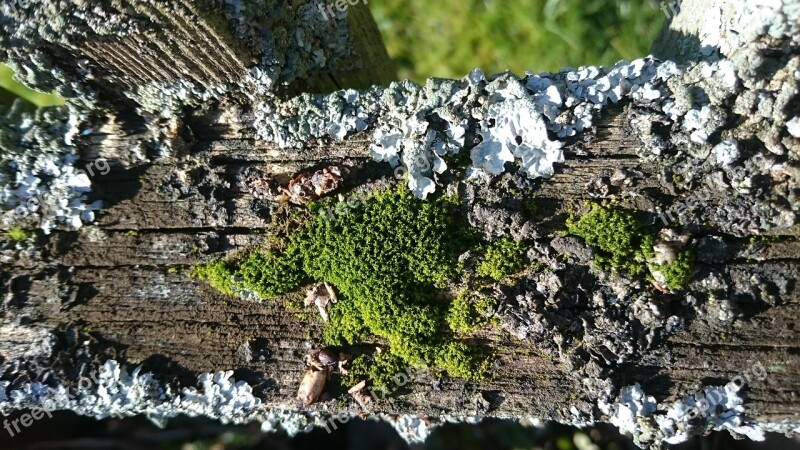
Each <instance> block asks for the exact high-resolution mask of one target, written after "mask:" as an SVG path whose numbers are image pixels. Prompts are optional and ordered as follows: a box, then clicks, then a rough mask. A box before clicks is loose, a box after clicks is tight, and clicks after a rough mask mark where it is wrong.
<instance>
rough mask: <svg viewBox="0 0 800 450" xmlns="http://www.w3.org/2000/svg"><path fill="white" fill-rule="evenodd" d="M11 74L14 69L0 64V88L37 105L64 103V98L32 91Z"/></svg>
mask: <svg viewBox="0 0 800 450" xmlns="http://www.w3.org/2000/svg"><path fill="white" fill-rule="evenodd" d="M13 74H14V71H12V70H11V68H10V67H8V66H6V65H5V64H0V89H5V90H6V91H8V92H11V93H12V94H14V95H16V96H17V97H22V98H24V99H25V100H27V101H29V102H31V103H33V104H34V105H36V106H39V107H43V106H55V105H63V104H64V100H63V99H61V97H59V96H57V95H51V94H46V93H44V92H39V91H34V90H32V89H28V88H27V87H25V86H24V85H23V84H22V83H19V82H17V81H14V79H13V78H12V75H13Z"/></svg>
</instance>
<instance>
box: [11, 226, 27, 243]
mask: <svg viewBox="0 0 800 450" xmlns="http://www.w3.org/2000/svg"><path fill="white" fill-rule="evenodd" d="M5 234H6V237H8V238H9V239H11V240H12V241H17V242H21V241H24V240H25V239H28V237H29V236H30V233H28V232H27V231H25V230H23V229H22V228H20V227H13V228H11V229H9V230H8V231H6V233H5Z"/></svg>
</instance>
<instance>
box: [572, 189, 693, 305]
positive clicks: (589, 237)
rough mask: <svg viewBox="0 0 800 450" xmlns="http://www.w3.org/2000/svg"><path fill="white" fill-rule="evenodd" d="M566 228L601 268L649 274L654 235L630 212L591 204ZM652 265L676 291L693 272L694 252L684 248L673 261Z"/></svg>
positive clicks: (629, 273)
mask: <svg viewBox="0 0 800 450" xmlns="http://www.w3.org/2000/svg"><path fill="white" fill-rule="evenodd" d="M567 231H568V233H569V234H572V235H575V236H579V237H581V238H583V239H584V240H585V241H586V243H587V244H589V245H590V246H592V247H593V248H594V250H595V257H594V262H595V264H596V265H597V267H599V268H600V269H603V270H611V271H617V272H621V273H625V274H628V275H632V276H640V275H646V274H647V273H648V263H647V261H648V260H650V259H652V258H653V256H654V255H655V254H654V252H653V245H654V244H655V238H654V234H653V233H652V230H648V229H647V228H646V227H645V226H644V225H642V224H641V223H640V222H639V221H637V220H636V219H635V218H634V217H633V216H632V215H631V214H630V213H628V212H626V211H623V210H618V209H611V208H607V207H605V206H601V205H597V204H592V205H591V206H590V210H589V212H587V213H586V214H584V215H583V216H581V217H580V218H579V219H577V220H576V219H575V218H574V217H570V218H569V219H568V220H567ZM651 266H652V267H651V268H652V270H653V271H658V272H660V273H661V274H662V275H663V276H664V280H665V284H666V285H667V287H668V288H670V289H672V290H678V289H681V288H682V287H683V286H684V285H685V284H686V282H688V281H689V278H690V277H691V276H692V273H693V272H694V266H695V254H694V251H693V250H692V249H689V248H687V249H684V250H683V251H681V252H680V253H678V255H677V259H676V260H675V261H673V262H671V263H668V264H661V265H651Z"/></svg>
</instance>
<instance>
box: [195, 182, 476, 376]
mask: <svg viewBox="0 0 800 450" xmlns="http://www.w3.org/2000/svg"><path fill="white" fill-rule="evenodd" d="M468 230H469V227H468V226H467V225H466V223H465V221H464V220H463V219H462V218H461V216H460V215H459V214H458V213H457V211H456V204H455V201H454V200H453V199H449V198H441V197H440V198H437V199H433V200H428V201H421V200H418V199H415V198H413V197H412V196H411V195H410V193H409V191H408V189H406V188H405V187H401V188H400V189H391V190H383V191H379V192H378V193H376V194H375V195H374V196H373V197H372V198H370V199H367V200H365V201H362V202H358V203H356V204H353V205H350V207H349V208H348V209H347V210H344V211H342V210H336V214H328V213H326V214H320V215H318V216H316V217H314V218H312V219H310V220H309V221H308V222H307V223H306V224H305V225H304V226H302V227H301V228H300V229H299V230H297V231H296V232H295V233H293V234H292V235H291V236H289V237H288V239H287V240H286V243H285V244H286V245H285V246H283V250H281V251H276V250H272V251H268V252H266V251H263V250H259V251H255V252H253V253H251V254H250V255H249V256H248V257H246V258H244V259H243V260H242V262H241V263H240V265H239V267H238V268H236V269H235V270H233V272H232V273H229V272H226V270H228V269H229V268H228V267H227V266H213V267H209V266H207V267H208V268H207V269H204V272H201V273H202V274H203V275H204V277H205V279H207V280H209V282H210V283H211V284H212V285H215V287H217V286H218V288H219V289H220V290H223V289H224V290H225V291H228V292H229V291H231V290H233V291H235V290H237V289H236V287H231V286H230V285H228V284H226V283H225V280H236V282H237V283H240V285H241V287H242V288H244V289H247V290H250V291H253V292H255V293H257V294H258V295H259V296H261V297H262V298H274V297H277V296H279V295H281V294H284V293H287V292H292V291H295V290H297V289H298V288H299V287H301V286H303V285H305V284H309V283H312V282H322V281H326V282H328V283H330V284H331V285H333V286H334V287H335V289H336V291H337V293H338V296H339V301H338V302H336V303H334V304H329V305H328V306H329V309H328V312H329V315H330V320H329V321H328V322H327V324H326V325H325V328H324V340H325V341H326V343H327V344H328V345H353V344H357V343H359V342H364V341H365V340H369V339H372V338H374V337H378V338H380V339H382V340H384V341H385V342H388V351H387V352H385V354H384V355H383V356H381V358H383V359H385V360H386V361H385V362H386V364H380V365H377V366H376V367H377V368H376V369H374V370H372V371H371V373H370V376H371V378H372V379H378V378H380V377H379V376H378V375H377V372H381V373H384V374H385V375H386V376H393V374H391V373H385V372H388V371H391V370H393V369H394V368H396V366H397V364H396V363H397V361H400V362H402V364H401V365H404V366H405V367H407V366H409V365H412V364H417V363H418V362H419V361H420V360H423V361H425V362H426V363H427V364H429V365H431V366H433V367H435V368H437V369H440V370H444V371H446V372H447V373H448V374H449V375H450V376H455V377H459V378H478V377H480V376H481V370H482V367H484V366H483V359H485V358H483V357H482V355H481V354H480V351H476V350H474V349H472V348H471V347H469V346H468V345H466V344H464V343H461V342H456V341H454V340H453V338H452V336H449V330H448V327H447V322H446V320H445V317H446V315H447V313H448V310H449V309H450V308H451V306H450V303H451V302H450V301H448V300H446V296H444V295H442V292H443V291H442V289H441V288H443V287H444V286H446V284H447V282H448V280H450V279H452V278H454V277H455V276H456V275H457V274H458V268H459V266H458V256H459V255H460V254H461V253H463V252H464V251H466V250H468V249H470V248H471V247H472V246H474V237H473V235H472V234H471V233H470V232H469V231H468ZM228 275H232V276H228ZM443 297H444V298H443ZM390 360H391V361H393V362H392V364H388V362H389V361H390ZM376 371H377V372H376ZM373 372H375V373H373Z"/></svg>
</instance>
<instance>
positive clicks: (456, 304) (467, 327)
mask: <svg viewBox="0 0 800 450" xmlns="http://www.w3.org/2000/svg"><path fill="white" fill-rule="evenodd" d="M496 307H497V299H495V298H493V297H481V296H479V295H477V294H474V293H470V292H465V293H463V294H461V295H459V296H458V297H456V298H455V299H454V300H453V303H452V304H451V305H450V309H449V310H448V311H447V317H446V320H447V325H448V326H449V327H450V329H451V330H452V331H453V332H455V333H471V332H473V331H475V330H477V329H479V328H482V327H485V326H487V325H489V324H491V323H492V319H491V314H492V312H493V311H494V309H495V308H496Z"/></svg>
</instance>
